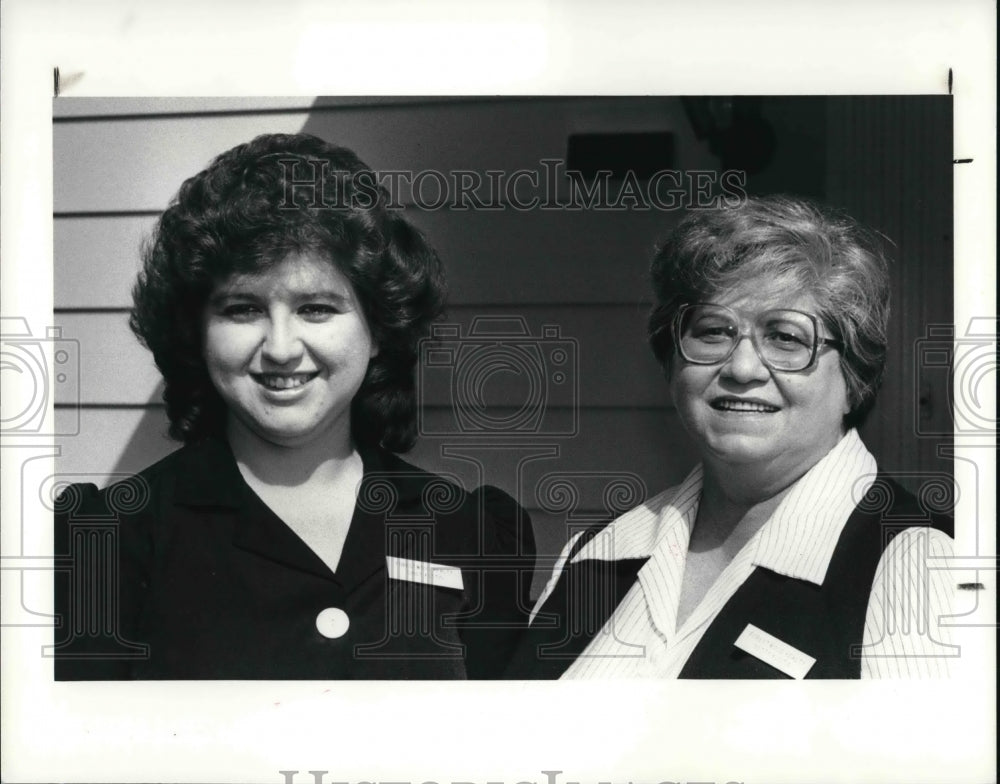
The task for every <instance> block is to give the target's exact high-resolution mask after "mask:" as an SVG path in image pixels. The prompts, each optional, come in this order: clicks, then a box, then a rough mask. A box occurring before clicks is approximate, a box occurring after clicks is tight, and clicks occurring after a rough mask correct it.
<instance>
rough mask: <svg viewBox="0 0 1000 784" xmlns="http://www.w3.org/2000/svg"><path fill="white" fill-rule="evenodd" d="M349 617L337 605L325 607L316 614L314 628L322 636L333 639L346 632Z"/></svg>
mask: <svg viewBox="0 0 1000 784" xmlns="http://www.w3.org/2000/svg"><path fill="white" fill-rule="evenodd" d="M350 625H351V619H350V618H348V617H347V613H345V612H344V611H343V610H341V609H340V608H339V607H327V608H326V609H325V610H323V612H321V613H320V614H319V615H317V616H316V629H317V630H318V631H319V633H320V634H322V635H323V636H324V637H328V638H329V639H331V640H335V639H337V638H338V637H343V636H344V635H345V634H347V629H348V627H349V626H350Z"/></svg>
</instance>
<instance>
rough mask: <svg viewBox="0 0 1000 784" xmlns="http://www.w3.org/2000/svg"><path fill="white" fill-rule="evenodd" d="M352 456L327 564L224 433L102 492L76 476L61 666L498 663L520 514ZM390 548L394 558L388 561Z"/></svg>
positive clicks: (63, 583)
mask: <svg viewBox="0 0 1000 784" xmlns="http://www.w3.org/2000/svg"><path fill="white" fill-rule="evenodd" d="M362 459H363V461H364V479H363V480H362V485H361V488H360V490H359V494H358V503H357V506H356V508H355V512H354V517H353V519H352V521H351V526H350V529H349V532H348V535H347V539H346V542H345V544H344V549H343V554H342V556H341V560H340V563H339V565H338V568H337V570H336V572H332V571H330V569H329V568H328V567H327V566H326V565H325V564H324V563H323V561H322V560H321V559H320V558H319V557H318V556H317V555H316V554H315V553H314V552H313V551H312V550H311V549H310V548H309V547H308V546H307V545H306V544H305V543H304V542H303V541H302V540H301V539H300V538H299V537H298V536H297V535H296V534H295V533H294V532H293V531H292V530H291V529H290V528H289V527H288V526H287V525H285V524H284V523H283V522H282V521H281V520H280V519H279V518H278V517H277V516H276V515H275V514H274V513H273V512H272V511H271V510H270V509H269V508H268V507H267V506H266V505H265V504H264V503H263V502H262V501H261V500H260V498H259V497H258V496H257V495H256V494H255V493H254V492H253V490H251V489H250V487H249V486H248V485H247V484H246V483H245V482H244V480H243V477H242V476H241V475H240V472H239V469H238V467H237V465H236V461H235V459H234V458H233V455H232V453H231V451H230V449H229V447H228V445H227V444H226V443H225V442H224V441H220V440H207V441H204V442H201V443H198V444H194V445H188V446H185V447H183V448H182V449H180V450H178V451H177V452H175V453H173V454H171V455H169V456H168V457H166V458H164V459H163V460H161V461H160V462H158V463H156V464H155V465H153V466H151V467H150V468H148V469H146V470H145V471H143V472H142V473H140V474H138V475H136V476H134V477H132V478H130V479H129V480H126V481H125V482H121V483H118V484H116V485H112V486H111V487H109V488H107V489H105V490H103V491H98V490H97V488H96V487H95V486H94V485H90V484H87V485H74V486H72V487H70V488H68V489H67V490H66V491H65V492H64V493H63V494H62V495H61V496H60V498H59V500H58V502H57V512H56V516H55V556H56V559H57V565H58V566H59V568H58V569H57V572H56V592H55V596H56V613H57V616H58V618H59V621H57V628H56V643H57V647H56V651H55V656H56V662H55V676H56V679H57V680H122V679H131V678H136V679H180V678H183V679H257V678H264V679H391V678H494V677H499V676H500V674H501V672H502V671H503V668H504V666H505V665H506V663H507V659H508V657H509V655H510V652H511V650H512V648H513V646H514V645H515V643H516V641H517V637H518V634H519V630H520V629H521V628H523V626H524V623H525V621H526V618H527V614H528V612H529V611H530V603H529V597H528V591H529V589H530V583H531V572H532V568H533V565H534V537H533V535H532V530H531V523H530V520H529V519H528V517H527V515H526V514H525V513H524V512H523V510H521V509H520V507H519V506H518V505H517V504H516V503H515V502H514V501H513V499H511V498H510V497H509V496H507V495H506V494H504V493H503V492H502V491H500V490H497V489H496V488H491V487H486V488H481V489H479V490H477V491H475V492H473V493H466V492H465V491H464V490H462V489H460V488H459V487H457V486H456V485H454V484H452V483H450V482H447V481H446V480H444V479H442V478H441V477H437V476H435V475H433V474H430V473H427V472H425V471H422V470H421V469H418V468H416V467H414V466H412V465H410V464H409V463H406V462H405V461H403V460H401V459H400V458H398V457H397V456H395V455H393V454H391V453H389V452H385V451H379V450H374V451H364V452H362ZM389 556H391V557H393V558H395V559H403V560H402V561H396V562H395V563H394V564H393V566H397V565H398V564H403V568H402V570H399V569H395V570H394V571H393V574H392V575H390V570H389V569H388V568H387V557H389ZM427 564H431V565H432V566H427ZM435 567H436V568H435ZM442 567H443V568H442ZM448 567H451V568H448ZM459 575H460V577H459ZM324 611H326V612H325V613H324ZM321 613H323V617H322V619H321V620H320V622H319V624H317V618H318V616H320V615H321ZM331 617H332V618H333V622H332V624H331ZM324 619H325V620H326V623H324V622H323V621H324ZM345 625H346V630H345V629H344V626H345Z"/></svg>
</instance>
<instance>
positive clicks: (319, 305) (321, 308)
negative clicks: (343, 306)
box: [299, 302, 340, 320]
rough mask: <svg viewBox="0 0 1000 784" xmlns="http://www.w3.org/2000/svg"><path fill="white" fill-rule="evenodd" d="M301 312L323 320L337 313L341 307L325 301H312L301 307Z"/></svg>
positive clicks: (307, 316) (311, 317)
mask: <svg viewBox="0 0 1000 784" xmlns="http://www.w3.org/2000/svg"><path fill="white" fill-rule="evenodd" d="M299 313H300V314H301V315H302V316H303V317H305V318H307V319H313V320H323V319H327V318H329V317H330V316H335V315H337V314H338V313H340V309H339V308H338V307H336V306H334V305H330V304H327V303H324V302H311V303H309V304H308V305H303V306H302V307H301V308H299Z"/></svg>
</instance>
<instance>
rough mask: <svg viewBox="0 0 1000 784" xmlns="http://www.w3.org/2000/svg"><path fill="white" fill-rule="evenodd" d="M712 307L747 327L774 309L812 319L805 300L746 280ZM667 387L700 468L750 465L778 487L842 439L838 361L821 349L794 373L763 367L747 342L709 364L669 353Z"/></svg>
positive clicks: (843, 399) (810, 303)
mask: <svg viewBox="0 0 1000 784" xmlns="http://www.w3.org/2000/svg"><path fill="white" fill-rule="evenodd" d="M711 301H712V302H713V303H716V304H720V305H726V306H728V307H730V308H732V309H733V310H734V311H736V312H737V313H739V314H741V315H743V316H745V317H747V319H748V320H751V321H752V320H753V317H754V316H755V315H757V314H758V313H761V312H762V311H767V310H771V309H776V308H790V309H795V310H800V311H804V312H807V313H813V314H816V313H817V307H816V302H815V300H814V299H813V298H812V297H811V296H810V295H808V294H806V295H802V294H798V295H789V294H788V292H787V288H784V287H778V286H775V285H774V284H773V283H770V282H769V281H767V280H757V281H750V282H748V283H747V284H746V285H744V286H741V287H740V290H739V292H729V293H722V294H717V295H716V296H714V297H711ZM820 323H821V325H822V322H820ZM820 329H821V333H820V336H821V337H827V335H826V334H825V333H824V332H822V326H821V327H820ZM670 389H671V393H672V395H673V399H674V404H675V405H676V407H677V411H678V414H679V415H680V417H681V421H682V423H683V424H684V427H685V429H686V430H687V431H688V433H689V434H690V435H691V436H692V438H693V439H694V441H695V443H696V444H697V446H698V449H699V451H700V452H701V456H702V459H703V460H704V461H705V462H706V464H709V465H712V466H714V467H716V468H722V469H724V468H726V467H732V468H735V467H737V466H742V467H747V466H755V467H757V468H758V469H759V470H760V471H762V477H761V478H762V481H765V482H767V483H768V484H771V483H775V482H776V483H778V484H780V483H781V478H782V477H787V480H788V482H791V481H794V480H795V479H797V478H798V477H799V476H801V475H802V474H803V473H805V472H806V471H807V470H809V468H811V467H812V466H813V465H815V464H816V462H818V461H819V460H820V458H822V457H823V456H824V455H825V454H826V453H827V452H829V451H830V449H832V448H833V447H834V446H835V445H836V444H837V442H838V441H839V440H840V438H841V437H842V436H843V434H844V428H843V420H844V416H845V415H846V414H847V413H848V411H849V410H850V406H849V403H848V393H847V384H846V382H845V380H844V375H843V372H842V371H841V368H840V355H839V354H838V353H837V352H836V351H835V350H833V349H832V348H829V347H820V350H819V353H818V355H817V358H816V362H815V363H814V364H813V366H812V367H810V368H809V369H807V370H805V371H803V372H797V373H790V372H785V371H778V370H771V369H769V368H768V367H767V366H766V365H764V363H763V362H762V361H761V359H760V357H759V356H758V355H757V352H756V350H755V348H754V345H753V342H752V341H751V340H750V339H749V338H745V339H743V340H741V341H740V342H739V343H738V345H737V346H736V349H735V351H734V352H733V354H732V355H731V356H730V357H729V358H728V359H726V360H724V361H723V362H720V363H718V364H715V365H696V364H692V363H689V362H686V361H685V360H684V359H683V358H682V357H680V356H676V355H675V356H674V358H673V361H672V363H671V368H670Z"/></svg>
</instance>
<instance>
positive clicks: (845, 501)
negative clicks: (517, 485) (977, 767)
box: [532, 430, 954, 678]
mask: <svg viewBox="0 0 1000 784" xmlns="http://www.w3.org/2000/svg"><path fill="white" fill-rule="evenodd" d="M876 473H877V466H876V463H875V458H874V457H872V455H871V453H870V452H869V451H868V450H867V449H866V448H865V445H864V444H863V443H862V441H861V438H860V437H859V436H858V434H857V432H856V431H854V430H851V431H850V432H848V433H847V435H845V436H844V438H842V439H841V441H840V442H839V443H838V444H837V446H835V447H834V448H833V449H832V450H830V452H829V453H828V454H827V455H826V456H825V457H823V459H822V460H820V461H819V462H818V463H817V464H816V465H815V466H813V467H812V468H811V469H810V470H809V471H808V472H807V473H806V474H805V475H804V476H803V477H802V478H801V479H800V480H799V481H798V482H797V483H796V484H795V486H794V487H793V488H792V489H791V490H790V491H789V493H788V494H787V495H786V496H785V498H784V499H782V501H781V503H780V505H779V506H778V508H777V509H776V510H775V511H774V514H773V515H772V516H771V519H770V520H768V521H767V523H765V524H764V525H763V526H762V527H761V529H760V530H759V531H757V533H756V534H755V535H754V536H753V537H752V538H751V539H750V541H749V542H747V544H746V545H745V546H744V547H743V549H742V550H740V552H739V553H738V554H737V556H736V557H735V558H734V559H733V560H732V562H730V564H729V565H728V566H727V567H726V568H725V570H724V571H723V572H722V574H721V575H719V577H718V579H717V580H716V581H715V583H714V584H713V585H712V587H711V588H710V589H709V590H708V592H707V593H706V594H705V596H704V597H703V598H702V600H701V602H700V604H699V605H698V606H697V607H696V608H695V609H694V611H693V612H692V613H691V614H690V615H689V616H688V618H687V619H686V620H685V621H684V623H683V624H682V625H681V627H680V628H677V624H676V619H677V608H678V603H679V601H680V593H681V579H682V577H683V575H684V564H685V560H686V558H687V551H688V539H689V537H690V535H691V529H692V527H693V525H694V521H695V518H696V517H697V514H698V502H699V499H700V497H701V486H702V468H701V466H700V465H699V466H697V467H696V468H695V469H694V470H693V471H692V472H691V473H690V474H689V475H688V477H687V478H686V479H685V480H684V481H683V482H682V483H681V484H680V485H678V486H676V487H673V488H671V489H669V490H666V491H664V492H662V493H660V494H659V495H657V496H654V497H653V498H650V499H649V500H647V501H646V502H645V503H643V504H641V505H640V506H637V507H636V508H635V509H632V510H630V511H629V512H627V513H625V514H624V515H622V516H621V517H619V518H617V519H615V520H614V521H613V522H612V523H610V524H609V525H608V526H607V527H606V528H605V529H604V530H603V531H601V532H600V533H599V534H597V536H595V537H594V538H593V539H592V540H591V541H589V542H588V543H587V544H586V545H584V546H583V547H582V548H581V549H580V551H579V552H578V553H577V554H576V555H575V556H574V557H573V563H576V562H578V561H582V560H586V559H600V560H608V561H610V560H616V559H622V558H646V557H648V558H649V560H648V561H647V562H646V564H645V565H644V566H643V567H642V569H640V571H639V575H638V579H637V581H636V582H635V583H634V584H633V585H632V587H631V589H630V590H629V591H628V593H627V594H626V595H625V597H624V598H623V599H622V601H621V603H620V604H619V605H618V607H617V609H616V610H615V612H614V613H613V614H612V616H611V618H609V619H608V621H607V623H606V624H605V625H604V628H602V629H601V631H600V632H598V634H597V635H596V636H595V637H594V638H593V640H591V642H590V644H589V645H588V646H587V648H586V649H585V650H584V651H583V653H582V654H581V655H580V656H579V657H578V658H577V659H576V660H575V661H574V662H573V664H572V665H571V666H570V667H569V669H568V670H567V671H566V672H565V673H563V676H562V677H563V678H676V677H677V676H678V674H679V673H680V672H681V669H682V668H683V667H684V664H685V662H686V661H687V660H688V657H689V656H690V655H691V652H692V651H693V650H694V648H695V646H696V645H697V644H698V641H699V640H700V639H701V637H702V635H703V634H704V633H705V631H706V629H707V628H708V627H709V625H710V624H711V623H712V621H713V620H714V619H715V617H716V616H717V615H718V614H719V612H720V611H721V610H722V608H723V606H724V605H725V604H726V602H727V601H729V599H730V598H731V597H732V596H733V594H734V593H735V592H736V590H737V589H738V588H739V587H740V586H741V585H742V584H743V582H744V581H745V580H746V579H747V578H748V577H749V576H750V575H751V574H752V573H753V571H754V569H756V568H757V567H758V566H761V567H765V568H767V569H770V570H771V571H774V572H777V573H779V574H783V575H787V576H789V577H794V578H798V579H800V580H808V581H810V582H812V583H815V584H817V585H822V583H823V580H824V578H825V576H826V572H827V568H828V567H829V564H830V559H831V557H832V556H833V552H834V549H835V548H836V545H837V540H838V539H839V537H840V534H841V531H842V530H843V528H844V525H845V524H846V523H847V520H848V517H850V515H851V513H852V512H853V511H854V508H855V506H856V505H857V501H858V500H859V499H860V498H862V497H863V496H864V494H865V493H866V492H867V491H868V489H869V488H870V487H871V485H872V484H873V482H874V480H875V475H876ZM578 536H579V534H578ZM576 538H577V537H574V538H573V539H571V540H570V541H569V542H568V543H567V544H566V547H565V548H563V553H562V556H561V557H560V558H559V560H558V562H557V563H556V566H555V569H554V570H553V574H552V577H551V578H550V579H549V582H548V584H547V585H546V586H545V590H544V591H543V592H542V595H541V597H539V600H538V602H537V604H536V605H535V613H537V612H538V609H539V608H540V607H541V606H542V604H543V603H544V602H545V600H546V599H547V598H548V596H549V594H550V593H551V592H552V590H553V589H554V587H555V585H556V582H557V581H558V579H559V576H560V574H561V573H562V570H563V567H564V566H565V563H566V556H567V554H568V553H569V552H570V550H571V549H572V547H573V545H574V544H575V542H576ZM951 555H952V540H951V539H950V538H949V537H948V536H947V535H946V534H944V533H941V532H940V531H937V530H936V529H931V528H908V529H906V530H904V531H902V532H900V533H899V534H898V535H897V536H896V537H895V538H894V539H893V540H892V541H891V542H890V543H889V545H888V547H887V548H886V550H885V552H884V553H883V555H882V559H881V561H880V562H879V565H878V568H877V570H876V573H875V581H874V584H873V586H872V591H871V595H870V598H869V602H868V611H867V615H866V617H865V629H864V640H863V653H862V662H861V677H862V678H892V677H900V678H928V677H933V678H939V677H947V676H948V675H949V671H950V668H949V660H950V659H949V658H948V656H947V654H948V653H951V651H952V649H951V648H950V647H949V642H950V638H949V634H948V629H947V627H940V626H939V620H940V619H941V618H942V616H946V615H948V614H949V608H950V607H951V605H952V602H951V597H952V593H951V592H952V591H953V590H954V587H953V586H952V585H951V584H950V583H949V580H948V579H947V572H946V571H945V570H941V569H930V568H928V563H929V560H930V559H938V558H945V557H950V556H951ZM532 619H534V613H533V614H532Z"/></svg>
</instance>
